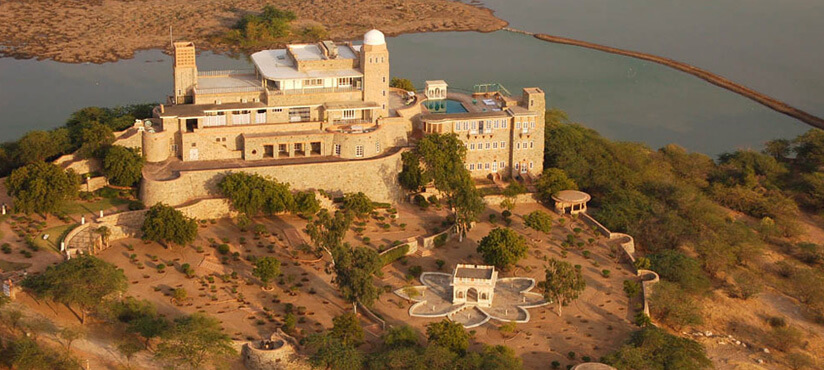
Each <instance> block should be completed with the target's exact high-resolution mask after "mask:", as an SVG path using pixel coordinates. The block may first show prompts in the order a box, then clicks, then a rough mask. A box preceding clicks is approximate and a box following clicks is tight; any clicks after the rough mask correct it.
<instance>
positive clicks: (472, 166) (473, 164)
mask: <svg viewBox="0 0 824 370" xmlns="http://www.w3.org/2000/svg"><path fill="white" fill-rule="evenodd" d="M469 170H470V171H475V163H470V164H469Z"/></svg>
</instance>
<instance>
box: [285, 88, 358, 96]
mask: <svg viewBox="0 0 824 370" xmlns="http://www.w3.org/2000/svg"><path fill="white" fill-rule="evenodd" d="M361 90H363V89H362V88H360V87H317V88H304V89H289V90H269V93H270V94H272V95H303V94H322V93H336V92H350V91H361Z"/></svg>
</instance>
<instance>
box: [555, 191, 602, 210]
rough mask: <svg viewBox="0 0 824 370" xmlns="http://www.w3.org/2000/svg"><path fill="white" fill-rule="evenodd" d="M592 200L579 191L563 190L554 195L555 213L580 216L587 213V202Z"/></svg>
mask: <svg viewBox="0 0 824 370" xmlns="http://www.w3.org/2000/svg"><path fill="white" fill-rule="evenodd" d="M590 199H592V197H590V196H589V194H587V193H584V192H583V191H578V190H561V191H559V192H557V193H555V194H553V195H552V200H554V201H555V211H556V212H558V213H560V214H564V213H569V214H572V215H574V214H578V213H581V212H586V211H587V202H589V200H590Z"/></svg>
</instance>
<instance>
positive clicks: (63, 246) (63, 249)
mask: <svg viewBox="0 0 824 370" xmlns="http://www.w3.org/2000/svg"><path fill="white" fill-rule="evenodd" d="M65 250H66V242H60V251H61V252H63V251H65Z"/></svg>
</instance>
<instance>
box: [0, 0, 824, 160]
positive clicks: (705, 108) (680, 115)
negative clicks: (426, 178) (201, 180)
mask: <svg viewBox="0 0 824 370" xmlns="http://www.w3.org/2000/svg"><path fill="white" fill-rule="evenodd" d="M739 3H740V2H736V1H731V0H721V2H718V1H715V2H706V3H701V2H695V1H693V2H692V3H687V2H675V3H663V4H662V3H647V2H645V1H638V0H629V1H624V2H621V3H620V4H619V3H617V2H614V3H613V2H610V1H598V0H582V1H576V2H575V3H571V2H570V3H565V2H559V1H555V0H550V1H537V0H507V1H505V2H504V1H503V0H488V1H487V4H486V5H487V6H489V7H490V8H492V9H495V10H496V14H498V15H499V16H500V17H502V18H504V19H506V20H508V21H510V22H511V23H512V24H511V25H512V26H513V27H516V28H520V29H524V30H528V31H534V32H545V33H550V34H557V35H561V36H568V37H573V38H580V39H584V40H587V41H592V42H598V43H604V44H607V45H611V46H617V47H624V48H629V49H633V50H639V51H645V52H651V53H656V54H661V55H664V56H668V57H672V58H675V59H679V60H682V61H685V62H690V63H693V64H696V65H698V66H699V67H703V68H706V69H709V70H711V71H713V72H718V73H720V74H722V75H724V76H726V77H728V78H731V79H733V80H734V81H736V82H740V83H743V84H745V85H748V86H750V87H753V88H756V89H760V90H762V91H763V92H765V93H767V94H770V95H772V96H774V97H776V98H778V99H783V100H785V101H787V102H788V103H790V104H795V105H797V106H798V107H799V108H802V109H807V110H809V111H810V112H812V113H814V114H819V115H822V114H824V107H822V104H821V102H822V101H824V75H822V73H824V72H822V69H821V68H813V65H812V63H818V64H819V65H824V62H823V61H822V60H821V55H824V51H822V50H821V49H820V48H819V49H817V50H807V48H804V47H800V46H799V43H800V42H801V41H804V40H806V41H809V42H811V43H812V42H815V41H816V40H817V38H818V37H817V36H816V37H813V36H812V34H810V32H812V31H810V30H809V29H810V28H812V29H813V31H817V29H819V28H821V27H824V26H822V25H821V24H820V23H822V22H818V23H817V22H814V21H813V20H812V19H811V18H810V16H809V14H810V13H812V14H816V12H817V11H818V9H819V8H817V7H816V5H815V4H813V3H810V2H805V1H799V0H790V4H796V5H797V4H801V5H797V6H793V5H790V6H785V5H787V4H785V3H780V4H768V3H766V2H764V1H761V0H753V1H751V2H748V3H747V4H751V5H752V6H753V7H754V9H755V10H753V9H749V10H748V11H747V12H744V15H743V16H740V17H744V18H746V17H747V14H750V13H755V14H750V16H752V17H754V19H755V20H754V21H752V22H756V21H757V22H762V24H761V25H762V27H759V26H758V25H757V24H752V22H751V21H746V22H744V21H739V23H740V24H741V27H731V26H730V28H731V29H735V30H737V31H736V32H726V33H725V32H723V29H719V28H718V27H712V26H713V25H719V27H720V24H724V22H727V21H730V20H731V19H732V18H730V17H733V15H735V14H732V13H734V11H733V10H735V9H736V6H737V5H741V6H743V5H742V4H739ZM808 3H809V4H808ZM719 4H723V6H721V5H719ZM804 4H808V5H809V7H807V8H805V7H804V6H802V5H804ZM767 5H772V7H773V8H780V9H776V12H777V13H775V14H773V13H769V12H767V11H766V10H765V9H768V8H766V7H767ZM654 7H657V8H656V9H658V10H655V9H652V8H654ZM758 9H761V10H758ZM762 13H763V14H762ZM802 13H803V14H802ZM731 14H732V15H731ZM794 14H795V15H796V16H797V17H798V18H795V19H797V20H798V24H797V25H796V27H795V28H791V29H777V28H776V26H774V24H772V23H771V24H770V26H769V27H767V26H764V23H763V22H768V21H769V20H770V19H771V17H773V16H775V17H776V20H775V22H777V24H785V23H786V22H791V21H792V20H793V19H794V18H793V15H794ZM733 18H734V17H733ZM782 22H784V23H782ZM693 23H695V24H693ZM687 25H690V26H689V27H688V26H687ZM805 27H807V28H806V29H807V30H806V31H805ZM741 29H744V30H749V31H753V32H754V34H750V33H748V32H743V31H741ZM799 29H800V30H799ZM755 31H757V32H755ZM778 31H782V32H783V33H782V32H778ZM715 32H717V33H719V34H718V35H715V34H714V33H715ZM821 34H824V31H822V33H820V34H819V36H820V35H821ZM767 35H771V38H766V39H765V38H764V37H766V36H767ZM788 38H790V39H792V38H798V39H799V40H801V41H798V42H795V43H791V42H782V41H786V39H788ZM388 44H389V48H390V51H391V58H392V75H394V76H399V77H407V78H410V79H411V80H412V81H413V82H414V83H415V85H416V86H417V87H419V88H420V87H422V86H423V81H424V80H426V79H444V80H446V81H447V82H448V83H449V84H450V86H452V87H455V88H463V89H471V88H472V86H473V85H474V84H476V83H486V82H497V83H501V84H503V85H505V86H506V87H507V88H509V90H510V91H512V92H513V93H515V94H519V91H520V89H521V88H522V87H526V86H539V87H541V88H543V89H544V90H545V91H546V92H547V100H548V102H547V104H548V107H557V108H560V109H563V110H565V111H567V112H568V114H569V116H570V117H571V118H572V119H573V120H574V121H576V122H581V123H582V124H584V125H586V126H588V127H592V128H594V129H596V130H598V131H599V132H601V133H602V134H604V135H605V136H607V137H609V138H612V139H616V140H628V141H641V142H644V143H647V144H648V145H650V146H651V147H653V148H658V147H660V146H663V145H665V144H668V143H677V144H679V145H682V146H684V147H686V148H688V149H690V150H694V151H700V152H704V153H708V154H711V155H716V154H719V153H721V152H724V151H729V150H733V149H736V148H755V149H758V148H760V146H761V144H762V143H763V142H764V141H766V140H770V139H773V138H779V137H784V138H789V137H794V136H796V135H798V134H800V133H802V132H804V131H806V130H807V129H809V127H808V126H806V125H805V124H802V123H800V122H798V121H796V120H794V119H791V118H789V117H787V116H784V115H781V114H778V113H775V112H774V111H772V110H769V109H767V108H766V107H763V106H761V105H759V104H757V103H755V102H753V101H750V100H748V99H746V98H743V97H741V96H738V95H736V94H733V93H731V92H728V91H726V90H723V89H721V88H718V87H716V86H714V85H710V84H708V83H706V82H704V81H702V80H699V79H697V78H695V77H692V76H690V75H687V74H684V73H681V72H678V71H675V70H672V69H669V68H667V67H664V66H661V65H658V64H654V63H650V62H644V61H639V60H635V59H632V58H627V57H622V56H616V55H611V54H606V53H602V52H597V51H593V50H587V49H582V48H577V47H572V46H566V45H558V44H551V43H547V42H543V41H540V40H537V39H534V38H532V37H529V36H525V35H520V34H514V33H510V32H506V31H499V32H493V33H488V34H481V33H475V32H445V33H425V34H412V35H402V36H399V37H393V38H389V39H388ZM765 44H768V45H765ZM811 49H813V48H811ZM787 53H789V54H787ZM779 55H781V57H778V56H779ZM198 65H199V68H200V69H202V70H208V69H228V68H242V67H244V66H247V65H248V62H247V61H246V60H245V58H240V59H233V58H230V57H227V56H223V55H215V54H212V53H209V52H205V53H201V54H200V55H199V56H198ZM171 84H172V73H171V58H170V57H169V56H167V55H164V54H163V53H161V52H160V51H158V50H147V51H140V52H137V53H136V55H135V58H134V59H130V60H123V61H120V62H117V63H105V64H101V65H94V64H63V63H55V62H51V61H35V60H14V59H9V58H4V59H0V109H2V111H3V112H4V114H3V116H2V118H0V139H2V140H14V139H16V138H18V137H20V136H21V135H22V134H24V133H25V132H26V131H28V130H32V129H49V128H53V127H57V126H60V125H61V124H62V123H63V122H64V121H65V120H66V118H67V116H68V115H69V114H70V113H71V112H72V111H74V110H76V109H78V108H81V107H84V106H90V105H97V106H113V105H123V104H130V103H138V102H150V101H163V100H164V99H165V96H166V95H167V94H168V93H169V92H170V90H171Z"/></svg>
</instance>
